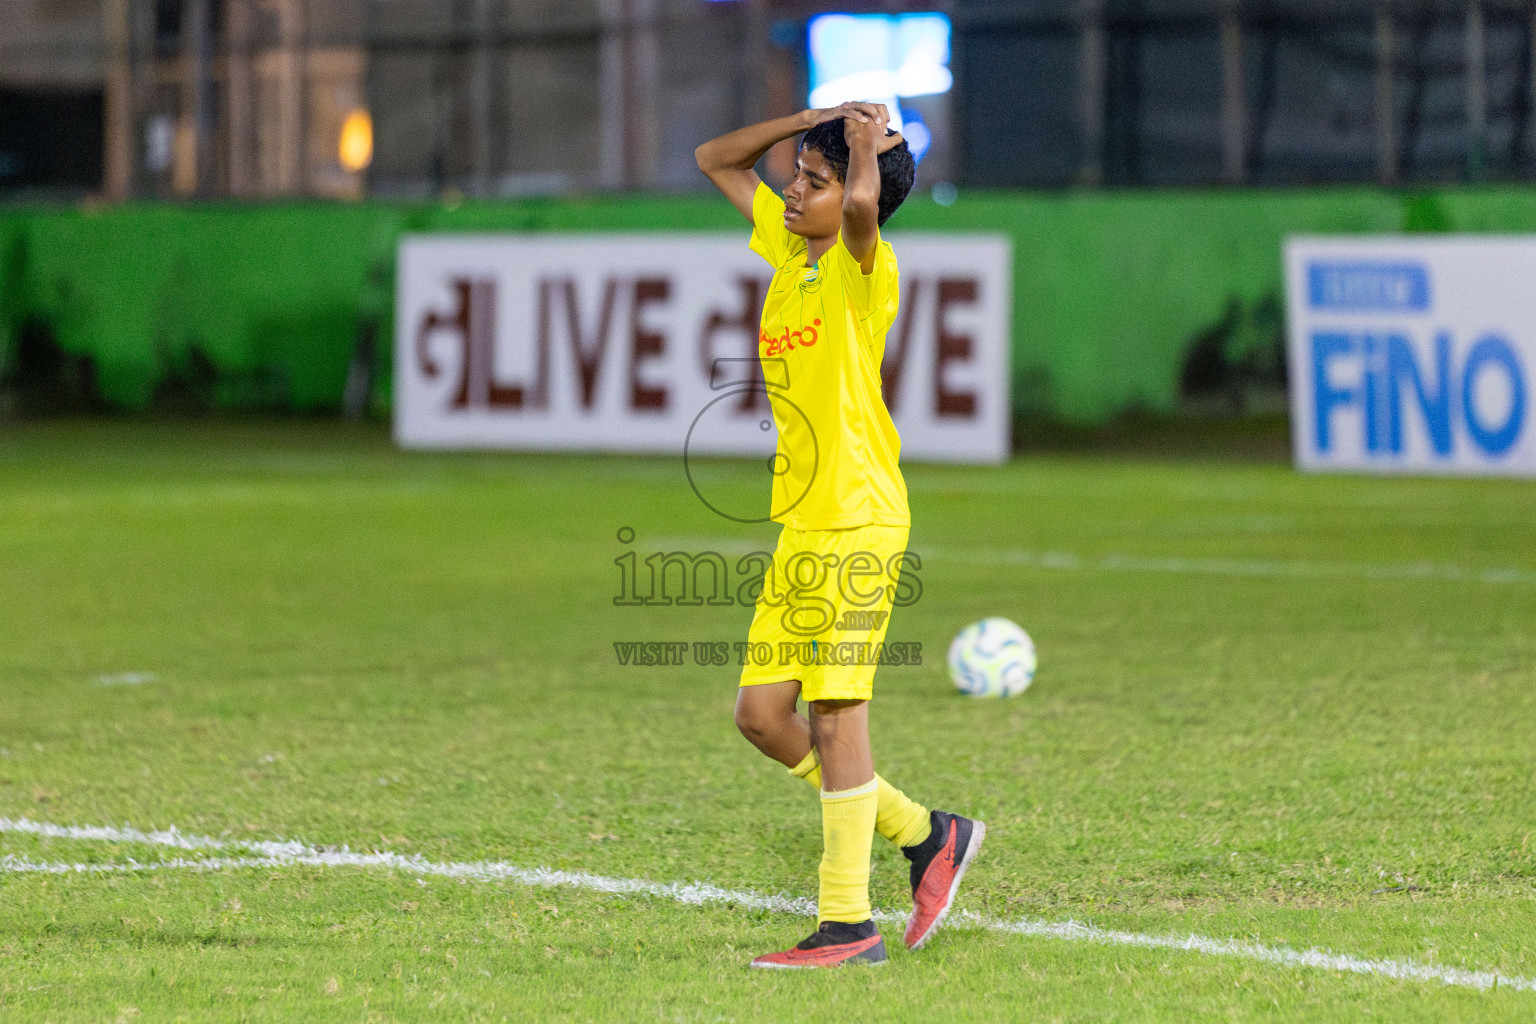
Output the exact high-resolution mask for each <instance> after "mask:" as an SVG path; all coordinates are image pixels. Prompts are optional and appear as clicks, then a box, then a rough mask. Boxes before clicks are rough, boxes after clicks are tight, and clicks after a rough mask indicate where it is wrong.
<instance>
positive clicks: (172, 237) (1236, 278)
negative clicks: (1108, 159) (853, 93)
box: [0, 187, 1536, 423]
mask: <svg viewBox="0 0 1536 1024" xmlns="http://www.w3.org/2000/svg"><path fill="white" fill-rule="evenodd" d="M890 227H891V229H892V231H893V232H897V231H902V230H912V231H988V232H1001V233H1004V234H1006V235H1008V236H1009V237H1010V238H1011V239H1012V241H1013V249H1014V320H1013V366H1014V379H1013V390H1014V398H1015V404H1016V408H1017V409H1018V410H1019V411H1021V412H1029V413H1037V414H1044V415H1049V416H1053V417H1056V418H1059V419H1062V420H1065V421H1069V422H1074V423H1096V422H1102V421H1104V420H1107V419H1109V418H1111V417H1113V416H1115V415H1117V414H1119V413H1122V412H1125V411H1128V410H1133V409H1141V410H1151V411H1159V412H1171V411H1173V410H1175V409H1176V408H1177V406H1178V403H1179V399H1180V391H1179V382H1180V374H1181V372H1182V370H1183V367H1184V365H1185V362H1186V360H1187V359H1188V358H1189V355H1190V352H1191V349H1192V347H1193V346H1194V345H1195V344H1196V343H1197V341H1198V339H1200V338H1201V337H1203V336H1209V335H1210V333H1211V332H1212V331H1213V330H1215V331H1221V330H1228V329H1230V328H1231V325H1232V324H1233V323H1234V322H1238V321H1241V320H1242V319H1243V317H1245V316H1247V315H1248V313H1249V312H1251V311H1252V310H1255V309H1258V308H1260V307H1263V308H1268V309H1270V310H1273V309H1275V308H1277V307H1276V304H1277V303H1278V302H1279V297H1280V284H1281V271H1280V246H1281V242H1282V240H1283V238H1284V237H1285V236H1286V235H1287V234H1291V233H1320V234H1335V233H1339V234H1349V233H1363V232H1392V231H1403V230H1409V231H1416V230H1417V231H1445V230H1459V231H1484V232H1524V231H1533V230H1536V189H1528V188H1516V187H1505V188H1476V189H1474V188H1466V189H1457V190H1447V191H1441V192H1436V193H1432V194H1412V195H1408V194H1400V193H1396V192H1389V191H1385V190H1379V189H1350V190H1295V191H1271V192H1259V191H1210V192H1160V193H1145V192H1133V193H1126V192H1101V193H1053V194H1035V193H1003V192H973V193H967V194H965V195H963V196H962V198H961V199H960V200H959V201H958V202H957V203H955V204H954V205H953V206H950V207H940V206H938V205H936V204H934V203H933V202H932V201H931V200H929V199H927V198H926V197H922V196H917V197H914V198H913V199H912V200H911V201H909V203H908V204H907V206H906V207H904V208H903V209H902V210H901V212H900V213H898V214H897V216H896V218H895V220H894V221H893V222H892V223H891V225H890ZM656 230H685V231H687V230H691V231H697V230H736V231H740V232H741V233H742V240H743V244H745V239H746V233H745V229H744V227H743V225H742V224H741V223H740V221H739V220H738V219H737V216H736V214H735V212H734V211H733V210H731V208H730V207H729V206H727V205H726V204H725V203H724V202H723V201H721V200H719V199H716V198H710V197H698V198H693V197H668V198H661V197H625V198H605V199H589V200H561V201H553V200H550V201H527V202H517V203H511V202H496V203H476V202H464V203H462V204H456V205H416V206H405V205H388V204H362V205H352V206H344V205H323V204H274V205H263V206H235V205H230V206H220V205H210V206H191V205H189V206H171V205H129V206H124V207H115V208H100V209H23V210H16V209H12V210H8V211H0V351H3V352H5V353H11V354H14V351H15V349H16V338H17V335H18V331H19V330H20V328H21V325H22V324H24V323H27V322H31V323H33V324H45V325H47V327H48V328H50V329H51V331H52V334H53V336H54V337H55V338H56V339H57V341H58V344H59V345H60V346H61V347H62V348H63V349H64V350H65V351H67V352H70V353H74V354H77V355H88V356H89V357H90V359H91V361H92V363H93V365H94V370H95V375H96V382H97V387H98V389H99V391H100V392H101V394H102V395H103V396H104V397H105V398H106V399H107V400H108V401H109V402H111V403H113V404H115V405H118V406H121V407H125V408H131V409H137V408H144V407H146V406H149V405H151V404H153V403H154V402H156V401H157V400H160V399H166V398H167V396H168V395H169V396H171V397H174V396H175V395H176V393H177V391H178V389H181V390H182V391H186V390H188V389H191V390H198V389H201V390H202V392H204V393H203V394H202V398H203V399H204V400H206V401H209V402H211V403H212V404H216V405H220V406H224V407H242V406H244V407H251V406H277V407H283V408H291V409H297V410H323V409H334V408H337V407H339V405H340V403H341V395H342V389H343V385H344V382H345V378H346V370H347V364H348V361H349V359H350V358H351V356H352V353H353V350H354V347H355V345H356V343H357V339H358V337H359V335H360V332H361V331H365V330H367V329H370V328H371V329H374V330H376V331H377V332H378V333H379V335H380V349H381V353H382V357H383V358H385V359H387V354H388V351H389V347H390V343H389V331H390V326H389V309H390V305H391V290H392V282H393V261H394V247H395V242H396V240H397V238H398V237H399V235H400V234H401V233H402V232H404V231H508V232H524V233H526V232H559V231H656ZM897 244H898V246H899V239H898V240H897ZM898 251H899V248H898ZM1266 303H1267V304H1268V305H1267V306H1266V305H1265V304H1266ZM1223 325H1226V326H1225V327H1224V326H1223ZM1271 333H1273V332H1271ZM12 361H13V362H14V360H12ZM382 369H383V370H384V371H385V374H386V377H385V379H386V380H387V367H383V368H382Z"/></svg>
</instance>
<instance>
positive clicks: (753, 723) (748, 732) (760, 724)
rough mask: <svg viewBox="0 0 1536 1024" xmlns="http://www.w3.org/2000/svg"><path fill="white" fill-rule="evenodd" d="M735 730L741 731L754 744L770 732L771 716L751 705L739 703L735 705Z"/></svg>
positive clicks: (771, 725) (771, 726)
mask: <svg viewBox="0 0 1536 1024" xmlns="http://www.w3.org/2000/svg"><path fill="white" fill-rule="evenodd" d="M736 728H738V729H740V730H741V734H742V735H743V736H745V737H746V738H747V739H749V740H751V741H752V742H754V743H756V742H757V741H758V740H760V739H762V738H763V737H764V736H767V735H768V733H769V732H770V731H771V730H772V728H773V722H772V716H771V715H769V714H766V713H765V712H764V710H763V709H762V708H759V707H755V706H753V705H752V704H749V703H745V702H743V703H739V704H737V705H736Z"/></svg>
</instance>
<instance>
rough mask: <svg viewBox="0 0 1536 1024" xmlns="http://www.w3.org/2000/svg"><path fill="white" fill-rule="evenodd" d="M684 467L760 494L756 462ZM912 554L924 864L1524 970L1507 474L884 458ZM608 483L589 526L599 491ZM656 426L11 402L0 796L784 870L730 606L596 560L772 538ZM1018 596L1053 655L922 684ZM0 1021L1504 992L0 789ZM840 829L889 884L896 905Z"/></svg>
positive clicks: (751, 874)
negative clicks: (974, 836) (185, 837)
mask: <svg viewBox="0 0 1536 1024" xmlns="http://www.w3.org/2000/svg"><path fill="white" fill-rule="evenodd" d="M713 468H714V472H715V475H716V477H717V479H716V482H715V486H719V487H723V488H726V489H727V490H730V489H734V492H733V493H735V494H737V496H738V497H740V498H741V500H743V501H747V500H751V496H752V493H753V490H752V489H753V488H755V487H759V486H760V485H761V478H760V477H758V476H754V475H753V474H752V473H751V472H750V471H749V469H748V467H747V466H745V465H744V464H738V463H720V464H718V465H716V466H714V467H713ZM907 479H908V483H909V486H910V490H911V496H912V507H913V514H914V517H915V526H914V529H913V532H912V541H911V546H912V549H913V550H914V551H915V552H917V553H918V554H919V556H920V557H922V559H923V564H922V569H921V570H920V578H921V581H922V585H923V593H922V597H921V599H920V600H919V601H918V602H917V603H916V604H915V605H913V606H911V607H908V608H904V609H900V610H898V611H897V613H896V616H895V618H894V620H893V625H892V627H891V633H890V639H892V640H904V641H915V642H920V643H921V644H922V645H923V651H924V663H923V664H922V665H921V666H916V667H891V668H887V669H883V670H882V671H881V674H880V676H879V678H878V680H877V684H876V699H875V704H874V710H873V716H872V717H873V730H874V743H875V750H876V757H877V761H878V764H879V765H880V767H881V769H882V771H883V772H884V773H885V774H886V775H887V776H888V777H889V778H891V779H892V780H893V781H894V782H896V783H897V784H898V785H900V786H902V787H904V788H905V789H906V790H907V791H908V792H909V793H911V794H912V795H913V796H914V797H915V798H917V799H919V800H921V801H923V802H925V803H927V804H929V805H930V806H939V807H942V808H945V809H950V810H955V811H961V812H964V813H967V814H973V815H975V816H977V817H980V818H983V819H985V820H986V821H987V822H988V824H989V826H990V828H991V831H990V833H989V838H988V840H987V845H986V847H985V849H984V851H983V853H982V856H981V859H980V860H979V861H978V863H977V865H976V867H975V868H974V869H973V872H972V874H971V875H970V877H969V880H968V882H967V885H966V887H965V889H964V890H963V893H962V896H961V899H960V902H959V906H960V908H962V909H964V910H966V911H969V912H972V913H974V914H977V915H981V916H984V917H986V918H988V919H991V920H994V921H1021V920H1029V921H1046V922H1065V921H1069V920H1074V921H1079V922H1083V923H1086V924H1091V925H1093V926H1094V927H1097V928H1102V929H1114V930H1119V931H1122V932H1132V933H1137V934H1141V935H1153V936H1169V935H1173V936H1182V935H1197V936H1204V937H1206V938H1209V939H1228V940H1236V941H1238V942H1241V943H1247V944H1252V945H1262V946H1268V947H1285V948H1289V949H1295V950H1307V949H1311V948H1314V947H1315V948H1318V949H1325V950H1329V951H1332V952H1336V953H1341V954H1348V955H1351V956H1355V957H1360V958H1365V959H1373V960H1389V961H1411V962H1412V963H1415V964H1418V965H1420V966H1422V967H1425V968H1426V969H1429V968H1446V967H1454V968H1463V969H1466V970H1470V971H1485V972H1497V973H1498V974H1500V975H1502V976H1503V977H1504V978H1506V979H1516V980H1518V979H1529V978H1531V977H1536V899H1533V889H1532V882H1533V878H1536V773H1533V755H1532V751H1533V750H1536V543H1533V542H1536V517H1533V514H1532V510H1533V508H1536V486H1533V485H1532V484H1531V483H1528V482H1516V481H1450V480H1406V479H1405V480H1395V479H1365V478H1341V477H1303V476H1300V475H1297V474H1295V473H1293V472H1292V471H1291V470H1289V469H1288V468H1286V467H1284V466H1280V465H1269V464H1232V463H1226V464H1223V463H1219V462H1194V461H1180V462H1163V463H1159V462H1156V461H1149V460H1131V459H1114V458H1107V457H1098V458H1092V459H1088V458H1071V457H1065V456H1063V457H1055V458H1029V459H1020V460H1017V461H1015V462H1013V463H1012V464H1010V465H1008V466H1005V467H1001V468H996V469H977V468H959V467H935V466H911V467H908V468H907ZM626 526H627V527H630V528H632V529H633V530H634V531H635V540H634V541H633V543H632V544H631V545H628V546H625V545H623V544H621V543H620V542H619V541H618V539H617V532H618V531H619V529H620V528H621V527H626ZM774 535H775V529H774V528H773V527H771V526H743V525H739V524H735V523H732V522H730V521H727V520H725V519H722V518H719V517H717V516H715V515H713V514H711V513H710V512H709V511H708V510H707V509H706V508H704V506H703V505H702V504H701V503H700V502H699V501H698V500H697V499H696V498H695V497H694V495H693V494H692V493H691V491H690V490H689V488H688V486H687V484H686V481H685V479H684V476H683V471H682V466H681V463H680V461H679V460H678V459H675V458H655V457H618V456H614V457H578V456H543V455H426V454H406V453H401V452H398V451H395V450H394V449H393V448H392V447H391V446H390V444H389V442H388V440H387V438H386V437H385V435H384V433H383V432H382V431H381V430H378V429H374V428H369V429H360V430H355V429H347V428H344V427H342V426H339V425H331V424H320V423H303V422H293V423H278V424H242V423H218V422H214V423H204V424H198V423H190V424H154V423H150V424H144V423H137V424H135V423H131V422H125V423H109V422H101V423H85V424H80V423H73V424H42V425H28V426H17V425H9V426H6V427H4V433H3V434H0V817H4V818H8V819H12V820H20V819H30V820H32V821H35V822H49V823H54V824H59V825H77V826H78V825H111V826H123V825H132V826H134V827H136V828H141V829H167V828H170V827H173V826H174V827H175V828H177V829H180V830H182V832H184V833H188V834H194V835H203V836H212V837H222V838H223V839H224V840H225V841H235V842H255V841H261V840H274V839H292V840H298V841H302V842H305V843H310V844H316V845H319V846H327V847H340V846H342V845H346V846H349V847H350V848H351V849H352V850H354V851H369V852H394V853H398V854H402V855H417V856H421V857H423V858H426V859H428V860H431V861H462V862H468V861H500V862H505V863H507V864H511V865H516V866H519V867H526V868H534V867H547V868H556V869H564V870H568V871H585V872H591V873H593V874H595V875H601V876H605V877H614V878H638V879H644V880H647V881H650V882H657V883H668V882H684V883H688V882H707V883H711V884H713V885H716V886H720V887H724V888H727V889H732V890H741V891H748V892H754V893H761V894H776V893H783V894H787V895H790V896H798V897H804V896H808V895H813V894H814V891H815V868H816V858H817V856H818V852H819V845H820V833H819V824H818V817H817V806H816V802H815V800H814V799H813V797H812V794H811V793H810V791H809V790H808V789H807V788H806V787H805V786H804V784H803V783H800V782H797V781H796V780H793V779H791V778H790V777H789V776H788V775H787V774H786V773H785V772H784V771H783V770H782V769H780V768H778V767H777V766H775V765H773V764H770V763H769V762H768V761H767V760H765V759H764V758H763V757H762V756H761V755H759V754H757V753H756V752H755V751H754V750H753V749H752V748H751V747H749V746H748V745H747V743H746V742H745V741H744V740H742V739H741V738H740V737H739V736H738V735H737V734H736V732H735V729H734V727H733V725H732V722H731V704H732V700H733V698H734V691H735V676H736V669H735V668H734V667H729V668H718V667H713V668H711V667H701V666H698V665H695V664H692V663H691V659H690V663H689V664H686V665H684V666H682V667H676V668H661V667H636V666H627V667H625V666H620V665H619V664H618V660H617V658H616V656H615V652H614V649H613V644H614V643H615V642H620V641H630V640H686V641H690V642H691V641H695V640H700V641H704V640H713V641H735V640H739V639H743V638H744V636H745V630H746V626H747V622H748V621H749V619H750V609H748V608H744V607H741V606H739V605H733V606H729V607H709V606H705V607H701V608H678V607H647V608H627V607H615V606H614V603H613V598H614V597H615V596H616V595H617V593H618V586H619V571H618V569H617V567H616V566H615V564H614V559H615V558H617V557H619V556H620V555H622V554H623V553H624V552H625V551H626V550H634V551H636V552H638V553H639V554H640V556H641V557H642V558H643V557H644V556H645V555H646V554H648V553H651V552H655V551H662V550H670V549H672V548H675V547H682V546H688V547H689V548H690V549H696V548H701V547H707V546H711V545H713V546H716V547H718V549H719V550H721V551H723V552H726V553H735V552H739V551H744V550H748V549H750V548H753V547H764V548H767V547H770V546H771V544H772V541H773V538H774ZM985 615H1006V616H1008V617H1011V618H1014V619H1016V620H1017V621H1019V622H1020V623H1022V624H1023V625H1024V626H1025V627H1026V628H1027V629H1029V630H1030V631H1031V633H1032V634H1033V635H1034V637H1035V639H1036V641H1037V643H1038V645H1039V649H1040V656H1041V669H1040V674H1039V676H1038V677H1037V679H1036V682H1035V685H1034V687H1033V688H1032V689H1031V690H1030V691H1029V692H1028V693H1026V694H1025V695H1023V696H1022V697H1019V698H1016V699H1014V700H1011V701H1008V702H979V701H973V700H969V699H966V698H964V697H961V696H960V695H958V694H957V693H956V692H955V691H954V690H953V688H952V687H951V686H950V684H949V682H948V681H947V679H946V677H945V673H944V669H943V655H944V650H945V647H946V645H947V643H948V640H949V638H950V637H951V636H952V635H953V634H954V632H955V631H956V630H957V629H959V628H960V627H961V626H963V625H964V624H965V623H967V622H969V621H972V620H973V619H976V618H979V617H982V616H985ZM0 854H3V855H5V856H6V857H8V858H9V859H8V860H5V861H4V862H3V865H0V866H4V867H5V870H3V871H0V1019H3V1020H4V1021H6V1022H17V1021H57V1022H64V1021H114V1020H121V1021H134V1022H144V1024H147V1022H151V1021H197V1022H204V1021H306V1022H308V1021H359V1022H364V1024H366V1022H369V1021H450V1020H451V1021H501V1020H511V1021H524V1020H541V1021H542V1020H551V1021H581V1020H622V1021H631V1020H665V1021H742V1022H753V1024H759V1022H767V1021H804V1020H813V1019H814V1020H920V1019H933V1020H955V1021H970V1020H1000V1021H1001V1020H1007V1021H1020V1020H1030V1021H1058V1020H1059V1021H1077V1020H1082V1021H1088V1020H1094V1021H1098V1020H1121V1021H1154V1020H1155V1021H1191V1020H1286V1021H1330V1022H1331V1021H1340V1020H1360V1019H1372V1020H1393V1021H1401V1020H1426V1021H1429V1020H1432V1021H1456V1020H1469V1021H1470V1020H1478V1021H1482V1020H1512V1021H1513V1020H1530V1019H1531V1018H1532V1017H1533V1016H1536V991H1520V990H1518V988H1516V989H1513V990H1512V989H1511V988H1510V986H1509V985H1508V984H1506V985H1504V986H1503V987H1502V988H1492V989H1488V990H1479V989H1476V988H1472V987H1467V986H1457V985H1448V984H1444V983H1442V982H1439V981H1435V980H1412V979H1394V978H1391V977H1386V976H1383V975H1381V974H1379V973H1378V974H1371V973H1345V972H1340V971H1334V970H1327V969H1321V968H1317V967H1300V966H1283V965H1275V964H1272V963H1267V962H1262V961H1260V960H1255V959H1252V958H1247V957H1244V956H1231V955H1226V956H1223V955H1209V954H1205V953H1200V952H1190V951H1179V950H1169V949H1157V948H1136V947H1130V946H1125V945H1114V944H1110V943H1106V942H1100V941H1073V940H1068V939H1063V938H1053V937H1039V936H1035V937H1031V936H1026V935H1017V934H1007V933H1003V932H1000V931H997V930H987V929H985V928H980V927H973V926H964V927H962V926H959V925H957V926H955V927H950V928H946V929H945V930H943V931H941V932H940V933H939V935H938V936H937V937H936V938H935V939H934V941H933V942H932V943H931V945H930V946H929V948H928V949H926V950H924V951H923V952H921V953H919V954H908V953H906V952H905V951H904V950H903V949H901V948H900V941H899V936H900V925H899V922H895V921H892V922H888V923H887V924H886V925H885V932H886V936H887V942H888V944H889V945H890V946H891V947H892V948H891V960H890V963H889V964H887V965H886V966H885V967H884V968H880V969H871V968H861V969H848V970H844V971H833V972H753V971H749V970H747V969H746V967H745V964H746V961H747V960H748V959H750V958H751V957H752V956H753V955H755V954H757V953H760V952H764V951H766V950H770V949H775V948H782V947H783V946H785V945H788V944H790V943H792V942H793V941H795V940H797V939H799V938H800V937H801V936H802V935H803V934H804V933H805V932H806V931H807V930H808V928H809V921H808V920H806V919H804V918H801V917H797V916H794V915H792V914H787V913H783V912H775V911H772V910H764V909H753V908H751V907H744V906H740V905H731V904H721V903H714V904H706V905H697V906H695V905H689V904H686V903H679V902H677V901H675V900H672V899H667V898H664V897H661V896H655V895H627V896H614V895H603V894H601V893H598V892H594V891H590V890H588V889H583V888H579V887H577V888H573V887H537V886H529V885H527V884H522V883H518V882H513V881H505V880H503V881H473V880H465V881H460V880H455V879H451V878H445V877H442V876H437V875H424V874H421V873H418V872H412V871H402V870H390V869H377V868H367V867H325V866H319V865H315V864H302V863H271V864H267V865H264V866H256V867H251V866H246V867H233V868H229V869H226V870H193V869H189V868H170V867H162V868H159V869H153V870H151V869H148V868H146V869H145V870H137V871H119V872H116V873H94V874H82V873H70V874H48V873H38V872H35V871H23V870H20V866H22V865H26V864H30V865H33V866H36V865H58V864H100V865H107V864H116V865H122V864H125V863H126V862H128V861H129V860H134V861H138V862H140V863H142V864H144V865H153V864H155V863H158V862H163V861H165V860H166V859H168V858H173V857H178V856H181V857H185V858H198V857H203V856H210V855H212V854H209V853H206V852H197V851H178V850H175V849H172V848H168V847H165V846H154V845H150V844H144V843H136V842H128V841H121V840H111V841H107V840H100V839H79V838H48V837H43V836H37V835H32V834H27V833H23V832H17V831H14V830H11V831H0ZM904 868H905V861H902V860H901V859H900V857H899V855H898V854H897V853H895V852H894V851H893V850H891V849H889V848H888V847H887V846H886V845H885V844H884V843H883V841H882V840H879V839H878V838H877V839H876V850H875V864H874V887H873V895H874V898H875V902H876V904H877V906H880V907H883V908H887V909H889V910H893V911H902V910H904V909H905V908H906V906H907V905H908V900H907V896H906V893H905V891H904V886H903V882H904Z"/></svg>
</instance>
